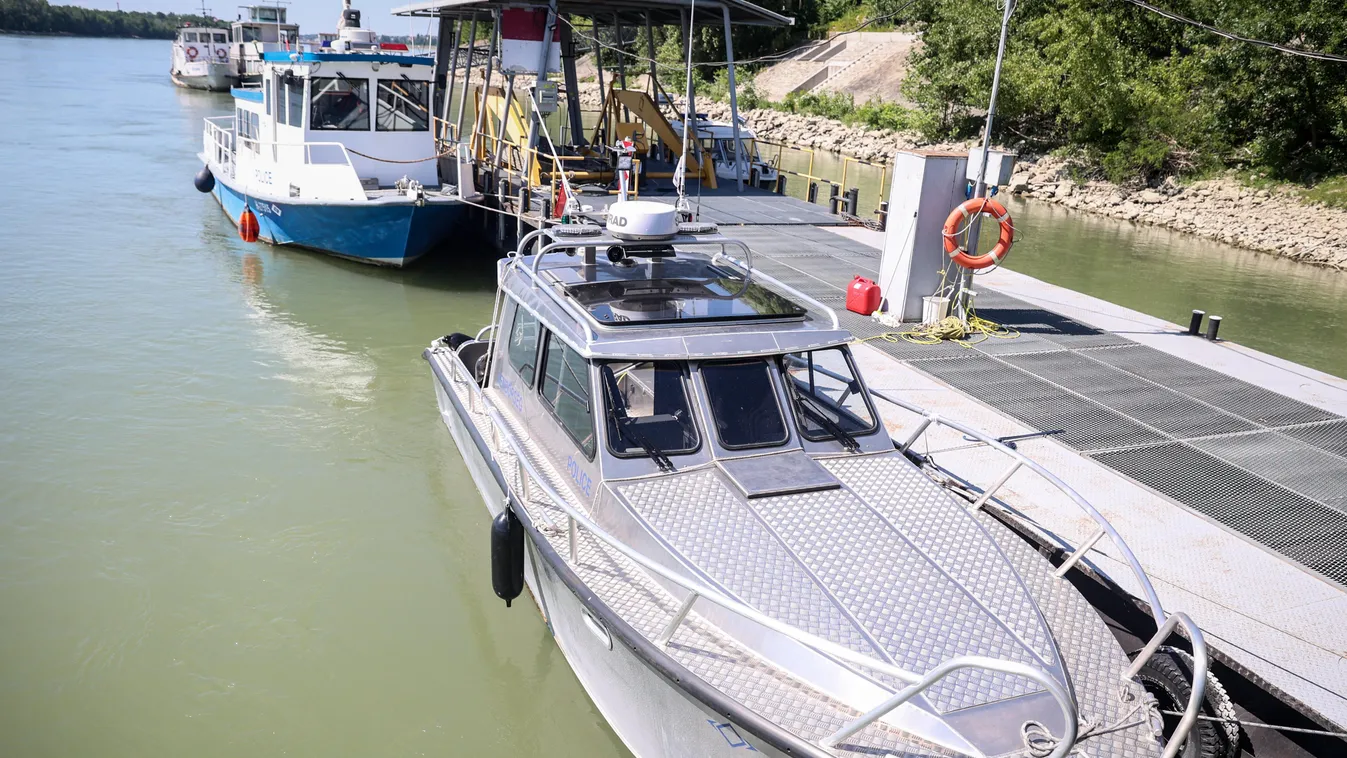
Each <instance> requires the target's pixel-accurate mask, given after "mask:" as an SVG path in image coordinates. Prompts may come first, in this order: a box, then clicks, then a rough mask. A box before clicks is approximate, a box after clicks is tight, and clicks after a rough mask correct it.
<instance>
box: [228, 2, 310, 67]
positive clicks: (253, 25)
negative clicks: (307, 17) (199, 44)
mask: <svg viewBox="0 0 1347 758" xmlns="http://www.w3.org/2000/svg"><path fill="white" fill-rule="evenodd" d="M240 7H241V8H242V9H243V11H244V13H246V14H247V18H243V17H242V15H240V17H239V19H238V20H237V21H235V22H234V23H233V24H231V25H230V31H231V32H232V33H233V44H234V50H233V56H234V62H235V75H236V76H237V77H238V78H239V83H240V84H257V83H259V82H261V81H262V66H263V65H264V62H265V56H266V54H267V53H290V52H293V51H295V50H298V49H299V47H300V44H299V24H292V23H289V22H288V21H286V20H285V8H282V7H281V6H280V5H278V4H273V5H245V6H240Z"/></svg>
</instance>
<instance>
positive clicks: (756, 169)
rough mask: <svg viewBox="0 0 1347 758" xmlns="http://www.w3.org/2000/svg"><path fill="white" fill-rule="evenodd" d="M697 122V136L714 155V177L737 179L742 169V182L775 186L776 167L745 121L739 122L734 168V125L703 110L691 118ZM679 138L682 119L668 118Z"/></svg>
mask: <svg viewBox="0 0 1347 758" xmlns="http://www.w3.org/2000/svg"><path fill="white" fill-rule="evenodd" d="M693 123H695V124H696V125H697V138H698V139H699V140H701V145H702V149H703V150H705V151H706V152H707V153H710V155H711V157H712V158H714V159H715V167H716V178H717V179H720V180H722V181H731V182H733V181H737V180H738V177H739V176H740V174H741V173H742V175H743V179H744V184H745V185H748V186H750V187H761V188H763V189H774V188H775V186H776V179H777V176H778V174H777V167H776V166H773V165H772V164H771V163H770V162H769V161H766V160H764V159H763V157H762V154H761V153H760V152H759V151H758V140H757V134H755V133H754V132H753V130H752V129H751V128H750V127H749V126H748V124H746V123H744V122H743V120H742V119H741V120H740V122H739V152H738V156H737V157H738V161H739V164H738V165H739V168H738V169H736V168H735V158H736V154H735V151H734V125H733V124H729V123H726V122H724V121H712V120H710V119H709V118H707V117H706V114H705V113H698V114H697V115H696V116H695V117H694V118H693ZM670 126H672V127H673V129H674V133H675V134H677V135H678V138H679V139H682V137H683V121H682V120H681V119H675V120H673V121H671V122H670Z"/></svg>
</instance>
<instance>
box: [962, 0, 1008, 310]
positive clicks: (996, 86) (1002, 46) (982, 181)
mask: <svg viewBox="0 0 1347 758" xmlns="http://www.w3.org/2000/svg"><path fill="white" fill-rule="evenodd" d="M1015 2H1016V0H1006V9H1005V13H1004V15H1002V16H1001V41H1000V42H999V43H998V44H997V47H996V68H995V69H994V70H993V71H992V97H991V102H990V103H989V104H988V105H987V125H986V127H984V129H983V132H982V165H981V166H979V167H978V180H977V184H975V185H974V187H973V197H986V196H987V181H986V179H987V158H988V152H987V151H988V150H990V149H991V143H992V123H993V121H994V119H995V118H996V95H997V92H999V91H1000V89H1001V64H1002V63H1004V62H1005V59H1006V37H1007V36H1008V35H1009V34H1010V14H1012V13H1014V12H1015ZM981 219H982V214H978V215H977V216H976V217H974V218H973V220H972V221H971V222H970V223H969V225H968V254H969V255H977V241H978V232H979V231H980V230H981V223H980V221H981ZM972 288H973V270H972V269H964V270H963V272H962V275H961V277H960V282H959V295H958V297H956V298H955V302H954V307H955V310H956V313H957V315H958V316H959V318H960V319H964V320H967V318H968V309H969V305H970V304H969V302H968V300H969V298H968V292H969V291H970V290H971V289H972Z"/></svg>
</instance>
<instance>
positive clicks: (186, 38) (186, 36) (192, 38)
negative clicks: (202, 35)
mask: <svg viewBox="0 0 1347 758" xmlns="http://www.w3.org/2000/svg"><path fill="white" fill-rule="evenodd" d="M182 41H183V42H196V32H183V33H182Z"/></svg>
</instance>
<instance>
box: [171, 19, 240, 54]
mask: <svg viewBox="0 0 1347 758" xmlns="http://www.w3.org/2000/svg"><path fill="white" fill-rule="evenodd" d="M173 47H174V53H175V55H174V59H175V60H177V59H178V57H179V52H178V51H181V53H180V55H181V58H182V61H183V62H186V63H197V62H202V63H227V62H228V61H229V59H230V50H229V47H230V45H229V30H228V29H222V28H217V27H209V26H192V25H190V24H188V25H184V26H181V27H179V28H178V33H177V35H176V36H175V37H174V38H173Z"/></svg>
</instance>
